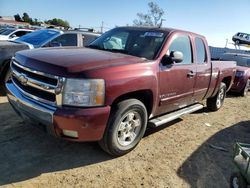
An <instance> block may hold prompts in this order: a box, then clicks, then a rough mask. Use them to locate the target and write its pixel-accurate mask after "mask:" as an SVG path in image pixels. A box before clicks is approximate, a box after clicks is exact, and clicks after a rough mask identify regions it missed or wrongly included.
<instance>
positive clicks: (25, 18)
mask: <svg viewBox="0 0 250 188" xmlns="http://www.w3.org/2000/svg"><path fill="white" fill-rule="evenodd" d="M23 21H24V22H27V23H30V24H31V25H32V24H33V20H32V18H30V17H29V15H28V13H26V12H25V13H23Z"/></svg>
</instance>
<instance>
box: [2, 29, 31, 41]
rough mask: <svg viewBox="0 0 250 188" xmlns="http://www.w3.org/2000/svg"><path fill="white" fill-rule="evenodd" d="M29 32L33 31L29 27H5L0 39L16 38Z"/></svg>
mask: <svg viewBox="0 0 250 188" xmlns="http://www.w3.org/2000/svg"><path fill="white" fill-rule="evenodd" d="M31 32H33V30H30V29H15V28H9V29H5V30H4V31H3V32H1V34H0V40H16V39H17V38H19V37H21V36H23V35H26V34H28V33H31Z"/></svg>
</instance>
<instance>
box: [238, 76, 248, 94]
mask: <svg viewBox="0 0 250 188" xmlns="http://www.w3.org/2000/svg"><path fill="white" fill-rule="evenodd" d="M249 89H250V79H248V80H247V83H246V85H245V87H244V88H243V89H242V90H241V91H240V95H241V96H242V97H246V96H247V93H248V90H249Z"/></svg>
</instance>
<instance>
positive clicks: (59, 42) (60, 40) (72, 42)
mask: <svg viewBox="0 0 250 188" xmlns="http://www.w3.org/2000/svg"><path fill="white" fill-rule="evenodd" d="M51 45H52V46H77V34H64V35H61V36H59V37H57V38H55V39H54V40H52V41H51Z"/></svg>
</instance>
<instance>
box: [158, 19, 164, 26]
mask: <svg viewBox="0 0 250 188" xmlns="http://www.w3.org/2000/svg"><path fill="white" fill-rule="evenodd" d="M164 21H166V19H161V23H160V24H159V28H161V26H162V23H163V22H164Z"/></svg>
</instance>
